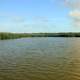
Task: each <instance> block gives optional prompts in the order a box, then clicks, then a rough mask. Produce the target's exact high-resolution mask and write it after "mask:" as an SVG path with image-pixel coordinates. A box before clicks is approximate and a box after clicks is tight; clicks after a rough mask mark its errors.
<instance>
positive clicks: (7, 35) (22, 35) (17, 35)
mask: <svg viewBox="0 0 80 80" xmlns="http://www.w3.org/2000/svg"><path fill="white" fill-rule="evenodd" d="M25 37H80V33H0V39H1V40H4V39H17V38H25Z"/></svg>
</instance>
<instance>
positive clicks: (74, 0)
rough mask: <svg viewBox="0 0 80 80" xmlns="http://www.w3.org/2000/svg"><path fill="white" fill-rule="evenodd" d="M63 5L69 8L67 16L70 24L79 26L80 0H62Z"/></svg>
mask: <svg viewBox="0 0 80 80" xmlns="http://www.w3.org/2000/svg"><path fill="white" fill-rule="evenodd" d="M64 3H65V6H66V7H68V8H69V9H70V12H69V17H70V18H71V20H72V24H73V25H74V26H75V27H76V26H78V27H80V0H64Z"/></svg>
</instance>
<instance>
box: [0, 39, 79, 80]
mask: <svg viewBox="0 0 80 80" xmlns="http://www.w3.org/2000/svg"><path fill="white" fill-rule="evenodd" d="M0 80H80V38H60V37H54V38H36V37H35V38H24V39H14V40H1V41H0Z"/></svg>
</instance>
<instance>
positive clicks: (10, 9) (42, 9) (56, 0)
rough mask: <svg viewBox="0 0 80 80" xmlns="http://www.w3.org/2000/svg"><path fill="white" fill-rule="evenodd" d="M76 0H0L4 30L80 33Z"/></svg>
mask: <svg viewBox="0 0 80 80" xmlns="http://www.w3.org/2000/svg"><path fill="white" fill-rule="evenodd" d="M71 1H72V2H71ZM76 1H77V2H75V0H0V32H18V33H33V32H79V31H80V18H79V17H80V11H79V8H80V6H79V4H80V2H79V0H76Z"/></svg>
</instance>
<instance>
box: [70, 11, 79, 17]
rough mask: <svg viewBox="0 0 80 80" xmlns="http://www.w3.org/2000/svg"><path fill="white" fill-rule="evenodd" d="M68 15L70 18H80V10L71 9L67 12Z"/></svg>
mask: <svg viewBox="0 0 80 80" xmlns="http://www.w3.org/2000/svg"><path fill="white" fill-rule="evenodd" d="M69 15H70V16H71V17H72V18H80V11H79V10H73V11H71V12H70V13H69Z"/></svg>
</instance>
